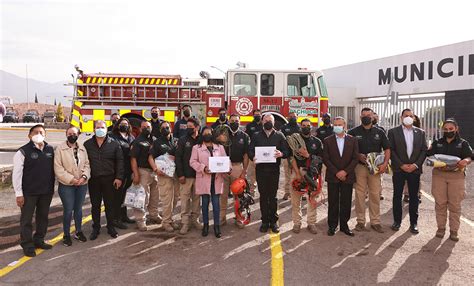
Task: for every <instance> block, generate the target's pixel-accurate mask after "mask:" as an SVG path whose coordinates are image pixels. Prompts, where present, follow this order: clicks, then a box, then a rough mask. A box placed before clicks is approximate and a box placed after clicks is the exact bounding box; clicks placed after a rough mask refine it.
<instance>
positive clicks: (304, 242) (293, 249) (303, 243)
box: [286, 238, 313, 253]
mask: <svg viewBox="0 0 474 286" xmlns="http://www.w3.org/2000/svg"><path fill="white" fill-rule="evenodd" d="M311 240H313V239H312V238H311V239H305V240H303V241H302V242H301V243H300V244H298V245H297V246H295V247H293V248H292V249H288V250H287V251H286V253H292V252H293V251H295V250H296V249H298V248H299V247H301V246H303V245H305V244H306V243H308V242H310V241H311Z"/></svg>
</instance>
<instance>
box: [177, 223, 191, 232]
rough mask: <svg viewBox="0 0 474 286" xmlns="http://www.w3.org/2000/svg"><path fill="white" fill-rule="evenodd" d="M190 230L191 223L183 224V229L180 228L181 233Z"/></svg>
mask: <svg viewBox="0 0 474 286" xmlns="http://www.w3.org/2000/svg"><path fill="white" fill-rule="evenodd" d="M188 231H189V225H187V224H183V226H182V227H181V229H180V230H179V234H182V235H185V234H186V233H188Z"/></svg>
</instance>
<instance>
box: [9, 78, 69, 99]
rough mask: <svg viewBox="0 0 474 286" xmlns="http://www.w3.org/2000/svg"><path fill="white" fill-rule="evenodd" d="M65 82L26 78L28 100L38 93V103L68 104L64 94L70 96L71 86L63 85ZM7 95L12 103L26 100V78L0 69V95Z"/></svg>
mask: <svg viewBox="0 0 474 286" xmlns="http://www.w3.org/2000/svg"><path fill="white" fill-rule="evenodd" d="M65 83H66V82H55V83H50V82H44V81H39V80H35V79H32V78H29V79H28V95H29V102H34V101H35V94H37V95H38V102H39V103H46V104H53V103H54V100H55V99H56V101H57V103H59V102H61V103H62V104H63V105H69V104H70V103H69V102H70V101H69V100H68V99H67V98H65V96H68V97H69V96H72V87H71V86H64V84H65ZM3 96H9V97H11V98H12V99H13V103H23V102H27V97H26V79H25V78H24V77H20V76H17V75H15V74H12V73H9V72H6V71H3V70H0V97H3Z"/></svg>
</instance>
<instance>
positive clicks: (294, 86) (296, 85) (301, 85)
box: [288, 74, 316, 96]
mask: <svg viewBox="0 0 474 286" xmlns="http://www.w3.org/2000/svg"><path fill="white" fill-rule="evenodd" d="M315 95H316V90H315V89H314V84H313V77H312V76H310V75H308V74H289V75H288V96H315Z"/></svg>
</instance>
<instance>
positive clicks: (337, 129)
mask: <svg viewBox="0 0 474 286" xmlns="http://www.w3.org/2000/svg"><path fill="white" fill-rule="evenodd" d="M333 130H334V133H336V134H341V133H342V132H344V127H342V126H334V129H333Z"/></svg>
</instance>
